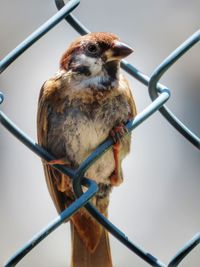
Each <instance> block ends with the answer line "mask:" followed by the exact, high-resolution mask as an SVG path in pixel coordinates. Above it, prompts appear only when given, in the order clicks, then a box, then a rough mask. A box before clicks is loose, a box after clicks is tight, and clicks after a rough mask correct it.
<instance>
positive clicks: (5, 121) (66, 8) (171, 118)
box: [0, 0, 200, 267]
mask: <svg viewBox="0 0 200 267" xmlns="http://www.w3.org/2000/svg"><path fill="white" fill-rule="evenodd" d="M79 2H80V1H79V0H71V1H70V2H68V3H67V4H66V5H65V3H64V1H63V0H55V3H56V6H57V8H58V9H59V11H58V12H57V13H56V14H55V15H54V16H52V17H51V18H50V19H49V20H48V21H47V22H45V23H44V24H43V25H42V26H41V27H39V28H38V29H37V30H36V31H35V32H33V33H32V34H31V35H30V36H29V37H28V38H26V39H25V40H24V41H23V42H22V43H21V44H20V45H18V46H17V47H16V48H15V49H14V50H13V51H11V52H10V53H9V54H8V55H7V56H6V57H5V58H4V59H3V60H2V61H1V62H0V73H2V72H3V71H4V70H5V69H6V68H7V67H8V66H9V65H10V64H12V62H13V61H14V60H15V59H17V58H18V57H19V56H20V55H21V54H22V53H23V52H24V51H25V50H27V49H28V48H29V47H30V46H31V45H32V44H34V43H35V42H36V41H37V40H38V39H39V38H41V37H42V36H44V34H46V33H47V32H48V31H49V30H51V29H52V28H53V27H54V26H55V25H57V24H58V23H59V22H60V21H62V20H63V19H65V20H66V21H67V22H68V23H69V24H70V25H71V26H72V27H73V28H74V29H75V30H76V31H77V32H78V33H80V34H81V35H84V34H86V33H88V32H89V30H88V29H87V28H86V27H85V26H84V25H82V23H81V22H79V21H78V20H77V19H76V18H75V17H74V16H73V15H72V14H71V12H72V11H73V10H74V9H75V8H76V7H77V6H78V4H79ZM199 40H200V31H197V32H196V33H194V34H193V35H192V36H191V37H190V38H188V39H187V40H186V41H185V42H184V43H183V44H182V45H180V46H179V47H178V48H177V49H176V50H175V51H174V52H173V53H172V54H171V55H169V57H167V58H166V59H165V60H164V61H163V62H162V63H161V64H160V65H159V66H158V67H157V68H156V70H155V71H154V72H153V74H152V76H151V77H148V76H147V75H145V74H143V73H142V72H141V71H139V70H138V69H137V68H135V67H134V66H132V65H131V64H129V63H128V62H126V61H124V60H123V61H122V63H121V67H122V68H123V69H124V70H125V71H126V72H128V73H129V74H130V75H131V76H133V77H134V78H136V79H137V80H139V81H140V82H141V83H143V84H144V85H146V86H148V88H149V95H150V97H151V100H152V103H151V104H150V105H149V106H147V107H146V108H145V109H144V110H143V111H142V112H140V113H139V114H138V115H137V116H136V117H135V118H134V120H132V121H130V122H128V123H127V124H126V127H127V129H128V130H129V131H132V130H133V129H135V128H136V127H138V126H139V125H140V124H141V123H143V121H145V120H146V119H148V118H149V117H150V116H151V115H152V114H153V113H155V112H156V111H160V112H161V114H162V115H163V116H164V117H165V118H166V119H167V120H168V122H169V123H170V124H171V125H172V126H173V127H174V128H175V129H176V130H178V131H179V132H180V133H181V134H182V135H183V136H184V137H185V138H186V139H187V140H188V141H189V142H191V144H193V145H194V146H195V147H197V148H198V149H199V148H200V138H199V137H198V136H196V135H195V134H194V133H193V132H192V131H191V130H189V129H188V128H187V127H186V126H185V125H184V124H183V123H182V122H181V121H180V120H179V119H178V118H176V116H175V115H174V114H173V113H172V112H171V111H170V110H169V109H168V108H167V107H166V106H165V105H164V104H165V103H166V102H167V101H168V99H169V98H170V90H169V89H168V88H167V87H166V86H164V85H162V84H160V83H159V80H160V78H161V77H162V75H163V74H164V73H165V72H166V71H167V70H168V69H169V68H170V67H171V66H172V65H173V64H174V63H175V62H176V61H177V60H178V59H179V58H180V57H181V56H182V55H183V54H184V53H186V52H187V51H188V50H189V49H191V48H192V47H193V46H194V45H195V44H196V43H197V42H198V41H199ZM3 101H4V96H3V94H2V93H0V104H1V103H2V102H3ZM0 122H1V124H2V125H3V126H4V127H5V128H6V129H7V130H8V131H9V132H11V133H12V134H13V135H14V136H15V137H16V138H17V139H19V140H20V141H21V142H22V143H23V144H24V145H25V146H27V147H28V148H29V149H30V150H32V151H33V152H34V153H35V154H37V155H38V156H39V157H40V158H43V159H44V160H46V161H50V160H53V159H54V156H53V155H51V154H50V153H48V152H47V151H46V150H45V149H43V148H42V147H40V146H39V145H38V144H37V143H36V142H35V141H33V140H31V139H30V138H29V137H28V136H27V135H26V134H25V133H24V132H23V131H21V130H20V129H19V128H18V127H17V126H16V125H15V124H14V123H13V122H12V121H11V120H10V119H9V118H8V117H7V116H6V115H5V114H4V113H3V112H2V111H0ZM112 145H113V140H112V139H111V138H108V139H107V140H106V141H105V142H103V143H102V144H101V145H100V146H99V147H97V149H96V150H95V151H94V152H93V153H92V154H91V155H89V157H88V158H87V159H86V160H85V161H84V162H83V163H82V164H81V165H80V166H79V168H78V169H76V170H71V169H69V168H66V167H63V166H59V165H55V166H54V167H55V168H56V169H58V170H59V171H61V172H63V173H65V174H67V175H68V176H69V177H71V178H72V181H73V188H74V192H75V194H76V197H77V200H76V201H75V202H74V203H73V204H72V205H71V206H69V207H68V208H67V209H66V210H64V211H63V212H62V213H61V214H60V215H59V216H58V217H56V218H55V219H54V220H53V221H52V222H50V223H49V224H48V225H47V226H46V227H45V228H44V229H42V230H41V231H40V232H39V233H37V234H36V235H35V236H34V237H33V238H32V239H31V240H29V241H28V242H27V243H26V244H25V245H24V246H23V247H22V248H21V249H19V250H18V251H17V252H16V253H15V255H13V256H12V257H11V258H10V259H9V260H8V261H7V263H6V264H5V267H9V266H16V264H17V263H18V262H19V261H20V260H21V259H22V258H23V257H24V256H25V255H27V254H28V253H29V252H30V251H31V250H32V249H33V248H34V247H35V246H36V245H37V244H38V243H39V242H41V241H42V240H43V239H44V238H46V237H47V236H48V235H49V234H50V233H51V232H52V231H54V230H55V229H56V228H57V227H59V226H60V225H61V224H62V223H63V222H64V221H65V220H66V219H69V218H70V216H72V215H73V214H74V213H75V212H76V211H77V210H78V209H79V208H81V207H83V206H85V208H86V209H87V210H88V211H89V212H90V214H91V215H92V216H93V217H94V218H95V219H96V220H97V221H98V222H99V223H100V224H102V225H103V226H104V227H105V228H106V229H107V230H108V231H109V232H110V233H111V234H112V235H113V236H115V237H116V238H117V239H118V240H119V241H120V242H121V243H123V244H124V245H125V246H126V247H127V248H129V249H130V250H131V251H132V252H134V253H135V254H136V255H138V256H139V257H140V258H141V259H143V260H144V261H145V262H147V263H148V264H149V265H151V266H158V267H166V266H169V267H175V266H178V265H179V263H180V262H181V261H182V260H183V259H184V257H185V256H186V255H188V253H190V251H191V250H192V249H193V248H195V247H196V246H197V245H198V244H199V243H200V233H198V234H197V235H195V236H194V237H193V238H192V239H191V240H190V241H188V242H187V243H186V244H185V245H184V247H183V248H181V249H180V250H179V251H178V252H177V254H176V255H175V256H174V257H173V258H172V260H171V261H170V262H169V264H167V265H166V264H164V263H162V262H161V261H160V260H159V259H157V258H156V257H154V256H153V255H151V254H149V253H148V252H146V251H145V250H144V249H142V248H140V247H139V246H138V245H136V244H134V243H133V242H131V241H130V240H129V239H128V238H127V236H126V235H125V234H124V233H122V232H121V231H120V229H118V228H117V227H116V226H115V225H113V224H112V223H111V222H110V221H109V220H108V219H106V218H105V217H104V216H103V215H102V214H101V213H99V212H98V210H97V209H96V208H95V207H94V206H93V205H92V204H91V203H90V202H89V200H90V199H91V198H92V197H93V196H94V195H95V193H96V192H97V190H98V186H97V184H96V183H95V182H94V181H91V180H88V179H86V178H85V177H84V173H85V171H86V170H87V169H88V168H89V166H91V164H93V163H94V162H95V160H97V159H98V158H99V157H101V156H102V155H103V153H105V151H107V150H108V149H110V148H111V147H112ZM81 185H85V186H86V187H87V188H88V190H87V191H86V192H85V193H83V191H82V186H81Z"/></svg>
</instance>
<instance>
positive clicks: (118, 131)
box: [110, 123, 128, 144]
mask: <svg viewBox="0 0 200 267" xmlns="http://www.w3.org/2000/svg"><path fill="white" fill-rule="evenodd" d="M126 133H128V129H127V128H126V126H125V125H124V124H123V123H121V124H119V125H117V126H115V127H114V128H113V129H112V130H111V131H110V136H111V137H112V139H113V141H114V143H115V144H116V143H118V142H120V140H121V139H122V137H123V136H124V135H125V134H126Z"/></svg>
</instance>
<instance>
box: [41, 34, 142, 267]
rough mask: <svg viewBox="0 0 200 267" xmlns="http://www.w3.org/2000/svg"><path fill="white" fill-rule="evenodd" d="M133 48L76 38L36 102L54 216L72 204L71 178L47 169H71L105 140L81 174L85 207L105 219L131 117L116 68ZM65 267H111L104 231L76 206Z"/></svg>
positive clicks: (110, 37) (106, 38)
mask: <svg viewBox="0 0 200 267" xmlns="http://www.w3.org/2000/svg"><path fill="white" fill-rule="evenodd" d="M132 52H133V49H132V48H131V47H130V46H129V45H127V44H125V43H123V42H122V41H121V40H120V39H119V37H118V36H117V35H115V34H113V33H109V32H92V33H89V34H86V35H84V36H80V37H78V38H77V39H75V40H74V41H73V42H72V43H71V44H70V45H69V47H68V48H67V49H66V51H65V52H64V54H63V55H62V56H61V59H60V65H59V70H58V71H57V72H56V73H55V74H54V75H53V76H52V77H51V78H49V79H48V80H47V81H45V82H44V84H43V86H42V88H41V90H40V94H39V99H38V112H37V135H38V143H39V145H41V146H42V147H43V148H45V149H46V150H47V151H48V152H50V153H52V155H53V156H54V158H55V159H54V160H51V161H49V162H47V161H44V160H43V161H42V163H43V167H44V173H45V178H46V183H47V187H48V190H49V193H50V195H51V198H52V200H53V202H54V205H55V207H56V209H57V211H58V213H61V212H62V211H63V210H64V209H66V208H67V207H68V206H69V205H71V204H72V203H73V202H74V201H75V199H76V198H75V194H74V192H73V187H72V182H71V179H70V177H68V176H67V175H66V174H63V173H61V172H59V171H58V170H56V169H55V168H54V167H53V165H55V164H58V165H65V166H67V167H69V168H71V169H77V168H78V167H79V166H80V164H81V163H82V162H83V161H84V160H85V159H86V158H87V157H88V156H89V155H90V154H91V153H92V152H93V151H94V150H95V149H96V148H97V147H98V146H99V145H100V144H101V143H102V142H104V141H105V140H106V139H107V138H109V137H111V138H112V139H113V146H112V148H111V149H109V150H107V151H106V152H105V153H104V154H103V155H102V156H101V157H100V158H99V159H97V160H96V161H95V163H94V164H92V165H91V166H90V167H89V168H88V170H87V171H86V172H85V175H84V176H85V177H87V178H88V179H92V180H94V181H95V182H96V183H97V185H98V192H97V193H96V195H95V196H94V197H93V198H92V200H91V202H92V204H93V205H94V206H95V207H96V208H97V209H98V211H99V212H101V213H102V214H103V215H104V216H106V217H107V216H108V206H109V196H110V193H111V191H112V189H113V187H115V186H119V185H120V184H121V183H122V182H123V173H122V167H121V165H122V160H123V159H124V157H125V156H126V155H127V154H128V153H129V152H130V146H131V134H130V133H128V131H127V128H126V126H125V124H126V123H127V122H128V121H130V120H132V119H134V117H135V116H136V114H137V111H136V104H135V100H134V98H133V95H132V92H131V89H130V86H129V83H128V80H127V79H126V78H125V76H124V75H123V74H122V73H121V71H120V62H121V60H122V59H123V58H125V57H127V56H129V55H130V54H131V53H132ZM70 224H71V240H72V254H71V267H94V266H95V267H112V266H113V263H112V257H111V249H110V242H109V236H108V233H107V231H106V230H105V229H104V228H103V227H102V226H101V225H100V224H99V223H98V222H97V221H96V220H95V219H94V218H93V217H92V216H91V215H90V214H89V212H88V211H87V210H86V209H85V208H84V207H83V208H81V209H79V210H78V212H76V213H75V214H74V215H73V216H72V217H71V218H70Z"/></svg>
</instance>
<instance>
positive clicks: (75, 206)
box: [4, 155, 98, 267]
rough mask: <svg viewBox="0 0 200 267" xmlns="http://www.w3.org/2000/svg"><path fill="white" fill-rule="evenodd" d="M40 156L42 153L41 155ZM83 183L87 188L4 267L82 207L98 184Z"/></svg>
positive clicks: (13, 264)
mask: <svg viewBox="0 0 200 267" xmlns="http://www.w3.org/2000/svg"><path fill="white" fill-rule="evenodd" d="M41 156H42V155H41ZM82 182H83V185H84V186H86V187H88V190H87V191H86V192H85V193H84V194H83V195H82V196H81V197H80V198H78V199H77V200H75V201H74V202H73V203H72V204H71V205H70V206H69V207H68V208H67V209H65V210H64V211H63V212H61V213H60V214H59V215H58V216H57V217H56V218H55V219H54V220H53V221H51V222H50V223H49V224H48V225H47V226H46V227H45V228H43V229H42V230H41V231H40V232H39V233H37V234H36V235H35V236H33V238H31V239H30V240H29V241H28V242H27V243H26V244H25V245H24V246H23V247H22V248H21V249H19V250H18V251H17V252H16V253H15V254H14V255H13V256H12V257H11V258H10V259H9V260H8V261H7V263H6V264H5V265H4V267H14V266H16V264H17V263H18V262H19V261H20V260H21V259H22V258H23V257H25V256H26V255H27V254H28V253H29V252H30V251H31V250H32V249H33V248H34V247H35V246H36V245H38V244H39V243H40V242H41V241H42V240H43V239H44V238H46V237H47V236H48V235H49V234H51V233H52V232H53V231H54V230H56V229H57V228H58V227H59V226H60V225H61V224H62V223H63V222H66V220H68V219H69V218H70V217H71V216H72V215H73V214H74V213H76V212H77V211H78V210H79V209H80V208H81V207H83V206H84V205H85V204H86V203H87V202H88V201H89V200H90V199H91V198H92V197H93V196H94V195H95V194H96V192H97V191H98V186H97V184H96V183H95V182H94V181H91V180H89V179H86V178H84V179H83V180H82Z"/></svg>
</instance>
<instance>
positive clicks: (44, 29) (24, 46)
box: [0, 0, 80, 73]
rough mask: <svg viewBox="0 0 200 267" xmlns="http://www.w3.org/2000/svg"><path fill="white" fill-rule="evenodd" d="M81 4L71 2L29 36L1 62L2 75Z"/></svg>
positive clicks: (76, 1)
mask: <svg viewBox="0 0 200 267" xmlns="http://www.w3.org/2000/svg"><path fill="white" fill-rule="evenodd" d="M79 3H80V0H71V1H69V2H68V3H67V4H66V5H64V6H63V8H62V9H61V10H60V11H58V12H57V13H56V14H55V15H54V16H52V17H51V18H50V19H49V20H47V21H46V22H45V23H44V24H43V25H42V26H41V27H39V28H38V29H37V30H36V31H34V32H33V33H32V34H31V35H29V36H28V37H27V38H26V39H25V40H24V41H23V42H22V43H20V44H19V45H18V46H17V47H16V48H15V49H14V50H12V51H11V52H10V53H9V54H8V55H7V56H5V57H4V58H3V59H2V60H1V62H0V73H2V72H3V71H4V70H5V69H6V68H7V67H8V66H9V65H10V64H11V63H12V62H13V61H14V60H15V59H16V58H18V57H19V56H20V55H21V54H22V53H23V52H24V51H26V50H27V49H28V48H29V47H30V46H31V45H32V44H34V43H35V42H36V41H37V40H39V39H40V38H41V37H42V36H44V34H46V33H47V32H48V31H49V30H51V29H52V28H53V27H54V26H56V25H57V24H58V23H59V22H60V21H61V20H62V19H63V18H65V17H66V16H67V15H68V14H69V13H70V12H71V11H72V10H74V9H75V8H76V7H77V6H78V5H79Z"/></svg>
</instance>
